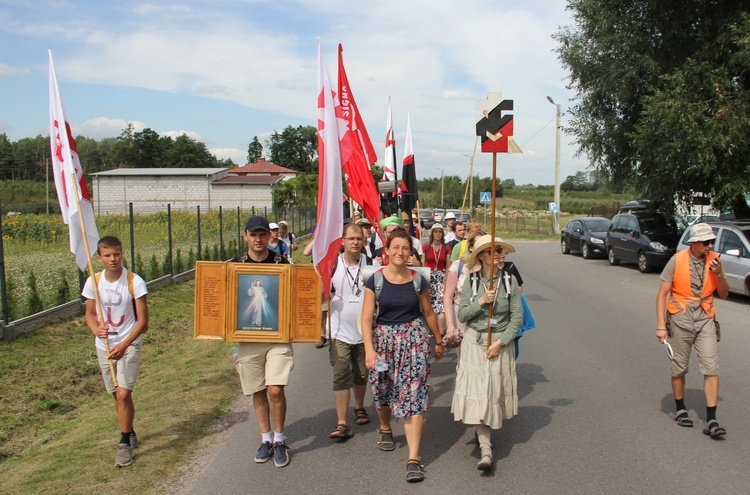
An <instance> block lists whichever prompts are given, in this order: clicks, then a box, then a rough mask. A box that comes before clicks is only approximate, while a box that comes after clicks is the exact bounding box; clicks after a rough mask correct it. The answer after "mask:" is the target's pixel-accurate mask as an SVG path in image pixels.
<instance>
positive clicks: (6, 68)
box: [0, 63, 29, 77]
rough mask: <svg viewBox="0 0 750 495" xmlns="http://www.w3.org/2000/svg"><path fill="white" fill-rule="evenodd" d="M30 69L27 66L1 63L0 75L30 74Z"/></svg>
mask: <svg viewBox="0 0 750 495" xmlns="http://www.w3.org/2000/svg"><path fill="white" fill-rule="evenodd" d="M28 75H29V69H27V68H25V67H11V66H10V65H6V64H3V63H0V77H13V76H28Z"/></svg>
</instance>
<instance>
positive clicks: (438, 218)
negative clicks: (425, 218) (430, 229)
mask: <svg viewBox="0 0 750 495" xmlns="http://www.w3.org/2000/svg"><path fill="white" fill-rule="evenodd" d="M444 215H445V209H443V208H435V209H434V210H432V219H433V220H435V222H437V223H443V216H444Z"/></svg>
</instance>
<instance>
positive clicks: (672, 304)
mask: <svg viewBox="0 0 750 495" xmlns="http://www.w3.org/2000/svg"><path fill="white" fill-rule="evenodd" d="M674 256H675V261H676V263H675V266H674V278H673V279H672V289H671V294H670V296H669V304H668V305H667V310H668V311H669V313H670V314H675V313H679V312H683V313H684V312H685V311H687V307H688V304H690V303H691V302H693V301H700V304H701V307H702V308H703V311H705V312H706V314H707V315H708V316H709V317H711V318H713V317H714V314H716V310H715V309H714V291H715V290H716V275H714V273H713V272H712V271H711V270H709V269H708V266H709V264H710V263H711V261H713V260H714V259H716V258H717V257H718V256H719V255H718V254H716V253H715V252H713V251H711V252H709V253H708V254H707V255H706V273H705V274H704V276H703V288H702V290H701V295H700V296H699V297H695V296H694V295H693V289H692V287H691V285H690V248H688V249H684V250H682V251H680V252H678V253H677V254H675V255H674Z"/></svg>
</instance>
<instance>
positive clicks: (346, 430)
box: [328, 424, 354, 440]
mask: <svg viewBox="0 0 750 495" xmlns="http://www.w3.org/2000/svg"><path fill="white" fill-rule="evenodd" d="M353 436H354V433H352V429H351V428H350V427H349V425H342V424H338V425H336V428H334V429H333V431H332V432H331V434H330V435H328V438H333V439H335V440H345V439H347V438H352V437H353Z"/></svg>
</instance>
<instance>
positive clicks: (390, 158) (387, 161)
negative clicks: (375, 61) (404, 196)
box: [383, 99, 396, 194]
mask: <svg viewBox="0 0 750 495" xmlns="http://www.w3.org/2000/svg"><path fill="white" fill-rule="evenodd" d="M385 126H386V130H385V157H384V158H383V180H384V181H389V182H390V181H395V180H396V139H395V137H394V136H393V122H392V118H391V100H390V99H388V121H387V122H386V125H385ZM394 194H395V193H394Z"/></svg>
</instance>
